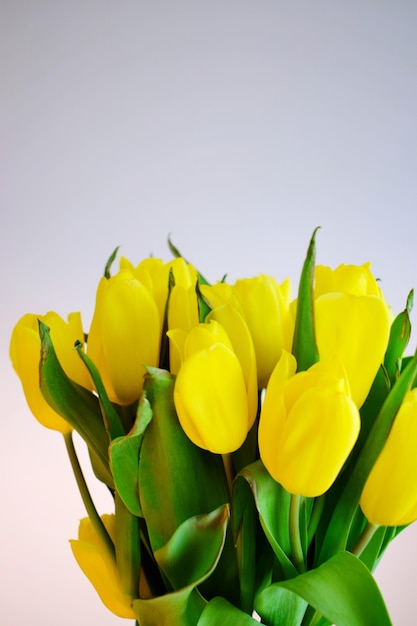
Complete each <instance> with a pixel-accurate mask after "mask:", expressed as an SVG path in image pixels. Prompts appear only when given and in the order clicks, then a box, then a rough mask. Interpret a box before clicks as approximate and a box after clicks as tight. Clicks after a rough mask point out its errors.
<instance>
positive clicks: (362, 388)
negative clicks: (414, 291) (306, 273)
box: [314, 263, 392, 408]
mask: <svg viewBox="0 0 417 626" xmlns="http://www.w3.org/2000/svg"><path fill="white" fill-rule="evenodd" d="M314 296H315V303H314V314H315V333H316V342H317V348H318V352H319V355H320V358H321V359H328V358H334V357H337V358H339V359H340V361H341V362H342V363H343V366H344V368H345V370H346V374H347V377H348V379H349V384H350V389H351V393H352V398H353V400H354V401H355V403H356V405H357V406H358V407H359V408H360V407H361V406H362V404H363V403H364V401H365V399H366V396H367V395H368V393H369V390H370V388H371V385H372V382H373V380H374V378H375V376H376V373H377V371H378V368H379V366H380V364H381V363H382V362H383V360H384V355H385V351H386V348H387V345H388V339H389V331H390V325H391V318H392V316H391V311H390V309H389V307H388V306H387V305H386V303H385V300H384V298H383V296H382V293H381V290H380V288H379V286H378V283H377V282H376V280H375V278H374V277H373V275H372V273H371V270H370V265H369V263H367V264H365V265H361V266H355V265H341V266H339V267H338V268H336V269H335V270H331V269H330V268H329V267H324V266H320V265H319V266H318V267H317V268H316V281H315V288H314Z"/></svg>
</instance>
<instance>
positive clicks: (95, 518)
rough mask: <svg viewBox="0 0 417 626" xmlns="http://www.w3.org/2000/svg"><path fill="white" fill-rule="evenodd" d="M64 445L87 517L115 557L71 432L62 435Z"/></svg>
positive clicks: (113, 556) (112, 545)
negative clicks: (89, 488)
mask: <svg viewBox="0 0 417 626" xmlns="http://www.w3.org/2000/svg"><path fill="white" fill-rule="evenodd" d="M64 440H65V446H66V448H67V452H68V456H69V459H70V462H71V467H72V471H73V472H74V476H75V480H76V481H77V486H78V490H79V492H80V495H81V498H82V501H83V503H84V506H85V508H86V511H87V514H88V517H89V518H90V520H91V523H92V525H93V527H94V530H95V531H96V533H97V534H98V536H99V537H100V539H101V540H102V542H103V544H104V546H105V548H106V549H107V551H108V552H109V554H110V555H111V557H112V558H115V550H114V544H113V541H112V540H111V537H110V535H109V533H108V532H107V529H106V527H105V526H104V524H103V520H102V519H101V517H100V515H99V514H98V512H97V509H96V507H95V505H94V502H93V500H92V498H91V495H90V492H89V491H88V487H87V483H86V482H85V478H84V474H83V471H82V469H81V465H80V463H79V461H78V457H77V453H76V451H75V447H74V442H73V439H72V432H69V433H65V435H64Z"/></svg>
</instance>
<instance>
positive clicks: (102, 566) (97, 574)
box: [70, 515, 135, 619]
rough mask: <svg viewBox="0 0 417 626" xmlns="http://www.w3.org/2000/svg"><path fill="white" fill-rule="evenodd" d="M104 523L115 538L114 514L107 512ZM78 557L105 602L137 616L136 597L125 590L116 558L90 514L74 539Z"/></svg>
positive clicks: (114, 610)
mask: <svg viewBox="0 0 417 626" xmlns="http://www.w3.org/2000/svg"><path fill="white" fill-rule="evenodd" d="M102 520H103V523H104V525H105V527H106V528H107V531H108V533H109V535H110V537H111V538H112V539H113V541H114V535H115V531H114V523H115V516H114V515H103V516H102ZM70 544H71V549H72V552H73V554H74V557H75V559H76V561H77V563H78V565H79V567H80V568H81V570H82V571H83V572H84V574H85V575H86V576H87V578H88V579H89V580H90V582H91V584H92V585H93V586H94V588H95V590H96V591H97V593H98V595H99V596H100V598H101V601H102V602H103V604H104V605H105V606H106V607H107V608H108V609H109V610H110V611H112V613H114V614H115V615H117V616H118V617H125V618H128V619H135V614H134V612H133V610H132V600H133V598H131V597H130V596H128V595H127V594H125V593H124V592H123V589H122V585H121V581H120V576H119V572H118V570H117V565H116V561H115V558H114V557H113V556H111V555H110V554H109V552H108V551H107V550H106V548H105V547H104V546H103V543H102V542H101V540H100V537H99V536H98V535H97V533H96V531H95V530H94V527H93V525H92V523H91V521H90V519H89V518H88V517H86V518H84V519H82V520H81V521H80V526H79V529H78V539H72V540H70Z"/></svg>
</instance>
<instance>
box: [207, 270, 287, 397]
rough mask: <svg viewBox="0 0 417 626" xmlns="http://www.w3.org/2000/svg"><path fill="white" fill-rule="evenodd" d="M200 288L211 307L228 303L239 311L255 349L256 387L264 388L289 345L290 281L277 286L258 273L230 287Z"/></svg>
mask: <svg viewBox="0 0 417 626" xmlns="http://www.w3.org/2000/svg"><path fill="white" fill-rule="evenodd" d="M202 291H203V293H204V295H205V296H206V297H207V298H208V300H209V301H210V302H211V304H212V305H213V306H219V305H220V304H225V303H231V304H232V305H233V306H234V307H235V308H236V309H237V310H238V311H239V313H241V315H242V316H243V318H244V320H245V322H246V324H247V326H248V328H249V331H250V333H251V335H252V340H253V345H254V348H255V355H256V367H257V373H258V374H257V375H258V387H259V388H260V389H262V388H264V387H266V385H267V382H268V380H269V377H270V375H271V372H272V370H273V369H274V367H275V365H276V363H277V361H278V360H279V358H280V356H281V352H282V349H283V348H284V349H287V350H290V348H291V341H292V332H293V322H292V320H291V316H290V282H289V281H288V280H286V281H284V282H283V283H282V284H281V285H279V284H278V283H277V282H276V280H275V279H274V278H272V277H271V276H266V275H265V274H261V275H260V276H256V277H254V278H244V279H241V280H238V281H236V283H235V284H234V285H232V286H230V285H226V284H224V283H219V284H218V285H213V286H212V287H202Z"/></svg>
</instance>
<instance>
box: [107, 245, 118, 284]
mask: <svg viewBox="0 0 417 626" xmlns="http://www.w3.org/2000/svg"><path fill="white" fill-rule="evenodd" d="M119 248H120V246H117V248H115V249H114V250H113V252H112V253H111V255H110V256H109V259H108V261H107V263H106V266H105V268H104V278H110V276H111V274H110V268H111V266H112V265H113V262H114V259H115V258H116V255H117V253H118V251H119Z"/></svg>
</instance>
